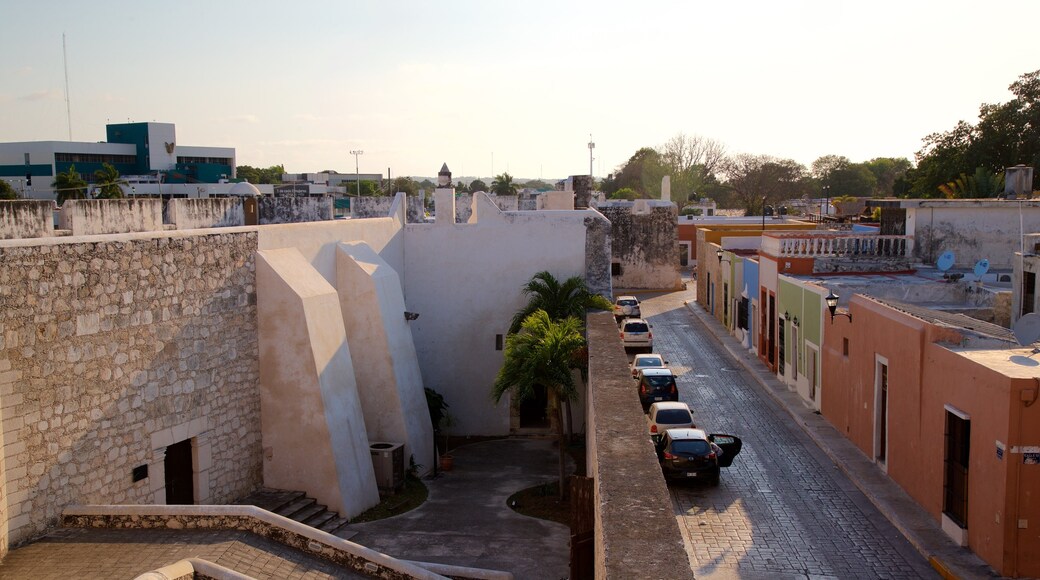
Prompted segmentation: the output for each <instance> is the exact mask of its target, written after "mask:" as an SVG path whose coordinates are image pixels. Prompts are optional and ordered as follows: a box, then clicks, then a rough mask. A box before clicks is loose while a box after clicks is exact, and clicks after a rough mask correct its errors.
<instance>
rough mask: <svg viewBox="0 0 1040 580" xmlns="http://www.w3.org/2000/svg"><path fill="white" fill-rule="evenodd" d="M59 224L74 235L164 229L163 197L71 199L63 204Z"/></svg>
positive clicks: (159, 230)
mask: <svg viewBox="0 0 1040 580" xmlns="http://www.w3.org/2000/svg"><path fill="white" fill-rule="evenodd" d="M58 224H59V226H60V227H61V229H63V230H70V231H72V235H74V236H95V235H100V234H122V233H129V232H157V231H158V232H161V231H162V230H163V220H162V200H161V199H70V200H67V201H65V203H63V204H62V205H61V211H60V212H59V216H58Z"/></svg>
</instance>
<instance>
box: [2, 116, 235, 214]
mask: <svg viewBox="0 0 1040 580" xmlns="http://www.w3.org/2000/svg"><path fill="white" fill-rule="evenodd" d="M106 139H107V141H101V142H98V143H88V142H76V141H24V142H16V143H0V179H5V180H7V181H8V182H9V183H11V185H12V186H13V187H14V189H15V191H17V192H18V193H19V194H20V195H21V196H22V197H26V198H36V199H54V198H55V197H56V196H55V193H54V191H53V189H52V188H51V183H52V182H53V181H54V176H55V175H56V174H58V173H61V172H64V171H67V170H68V169H69V167H72V166H73V165H74V166H75V167H76V171H77V172H79V173H80V175H82V176H83V179H85V180H86V181H87V182H88V183H90V182H92V181H93V179H94V172H95V171H96V170H98V169H101V167H102V165H103V164H104V163H108V164H110V165H112V166H113V167H115V168H116V170H118V171H119V173H120V175H121V176H123V177H124V178H126V181H127V182H129V183H142V184H144V183H149V182H151V183H159V182H160V181H161V182H162V183H164V184H165V183H169V184H208V183H218V182H220V181H221V180H228V179H233V178H234V177H235V149H234V148H233V147H192V146H186V145H180V144H178V143H177V135H176V130H175V127H174V125H173V124H172V123H118V124H111V125H107V126H106Z"/></svg>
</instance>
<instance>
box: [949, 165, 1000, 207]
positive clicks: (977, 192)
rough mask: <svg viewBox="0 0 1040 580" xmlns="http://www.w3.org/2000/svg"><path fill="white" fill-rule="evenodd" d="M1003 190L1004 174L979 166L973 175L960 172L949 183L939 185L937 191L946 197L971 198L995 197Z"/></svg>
mask: <svg viewBox="0 0 1040 580" xmlns="http://www.w3.org/2000/svg"><path fill="white" fill-rule="evenodd" d="M1003 191H1004V174H1003V173H994V172H992V171H990V170H988V169H986V168H985V167H979V168H978V169H976V170H975V174H974V175H967V174H964V173H962V174H960V176H958V177H957V178H956V179H954V180H953V181H950V182H949V183H944V184H942V185H940V186H939V192H940V193H942V194H943V196H945V197H946V198H947V199H972V198H980V197H996V196H997V195H998V194H1000V193H1001V192H1003Z"/></svg>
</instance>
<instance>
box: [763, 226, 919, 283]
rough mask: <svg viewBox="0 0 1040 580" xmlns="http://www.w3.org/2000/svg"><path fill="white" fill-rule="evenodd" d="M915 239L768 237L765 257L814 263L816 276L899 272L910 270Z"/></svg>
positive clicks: (828, 234)
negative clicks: (810, 260) (809, 260)
mask: <svg viewBox="0 0 1040 580" xmlns="http://www.w3.org/2000/svg"><path fill="white" fill-rule="evenodd" d="M913 243H914V240H913V236H882V235H878V234H856V233H831V232H826V233H825V232H812V233H801V232H799V233H795V232H791V233H769V234H766V235H765V236H763V238H762V253H763V254H766V255H770V256H775V257H776V258H777V259H790V258H796V259H806V258H808V259H812V260H813V261H814V262H813V272H814V273H821V274H822V273H839V272H899V271H905V270H909V269H910V265H911V258H912V256H913Z"/></svg>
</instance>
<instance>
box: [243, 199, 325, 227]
mask: <svg viewBox="0 0 1040 580" xmlns="http://www.w3.org/2000/svg"><path fill="white" fill-rule="evenodd" d="M332 205H333V200H332V197H274V196H270V195H265V196H261V197H260V198H258V200H257V213H259V215H260V225H265V224H288V223H300V222H319V221H326V220H331V219H333V216H334V213H333V207H332Z"/></svg>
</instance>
